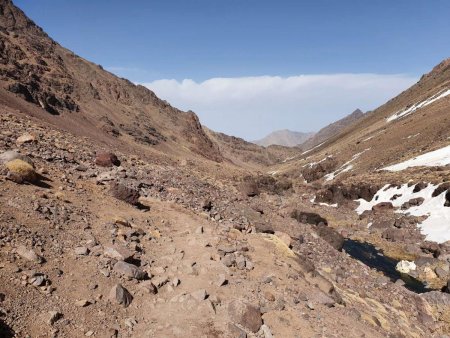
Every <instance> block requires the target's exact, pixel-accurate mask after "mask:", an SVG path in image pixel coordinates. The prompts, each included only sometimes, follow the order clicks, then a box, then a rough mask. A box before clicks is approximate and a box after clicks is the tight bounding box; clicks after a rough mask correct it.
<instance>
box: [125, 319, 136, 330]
mask: <svg viewBox="0 0 450 338" xmlns="http://www.w3.org/2000/svg"><path fill="white" fill-rule="evenodd" d="M124 322H125V326H128V327H129V328H130V329H132V328H133V327H134V326H135V325H136V324H137V323H138V322H137V320H136V318H127V319H125V321H124Z"/></svg>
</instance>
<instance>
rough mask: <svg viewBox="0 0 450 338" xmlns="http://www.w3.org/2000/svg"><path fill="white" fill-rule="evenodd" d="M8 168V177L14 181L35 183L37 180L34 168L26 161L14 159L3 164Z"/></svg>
mask: <svg viewBox="0 0 450 338" xmlns="http://www.w3.org/2000/svg"><path fill="white" fill-rule="evenodd" d="M5 166H6V168H7V169H8V178H9V179H10V180H11V181H14V182H16V183H19V184H21V183H24V182H28V183H35V182H36V181H37V180H38V175H37V174H36V172H35V171H34V168H33V167H32V166H31V165H30V164H29V163H27V162H25V161H22V160H19V159H16V160H12V161H9V162H7V163H6V164H5Z"/></svg>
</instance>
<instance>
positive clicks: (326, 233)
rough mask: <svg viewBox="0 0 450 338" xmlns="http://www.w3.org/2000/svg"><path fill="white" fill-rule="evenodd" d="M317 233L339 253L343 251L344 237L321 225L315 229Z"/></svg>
mask: <svg viewBox="0 0 450 338" xmlns="http://www.w3.org/2000/svg"><path fill="white" fill-rule="evenodd" d="M315 230H316V233H317V234H318V235H319V236H320V237H321V238H322V239H323V240H325V241H326V242H327V243H328V244H330V245H331V246H332V247H333V248H335V249H336V250H338V251H341V250H342V247H343V246H344V236H342V235H341V234H340V233H338V232H337V231H336V230H334V229H333V228H331V227H329V226H326V225H325V224H319V225H317V226H316V227H315Z"/></svg>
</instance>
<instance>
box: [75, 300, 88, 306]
mask: <svg viewBox="0 0 450 338" xmlns="http://www.w3.org/2000/svg"><path fill="white" fill-rule="evenodd" d="M88 305H91V302H90V301H88V300H86V299H81V300H78V301H76V302H75V306H78V307H86V306H88Z"/></svg>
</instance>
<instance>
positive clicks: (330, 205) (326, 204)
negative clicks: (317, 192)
mask: <svg viewBox="0 0 450 338" xmlns="http://www.w3.org/2000/svg"><path fill="white" fill-rule="evenodd" d="M309 201H310V202H311V203H313V204H319V205H321V206H324V207H332V208H337V207H338V204H337V203H334V204H328V203H324V202H319V203H316V196H314V197H313V198H311V199H310V200H309Z"/></svg>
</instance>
